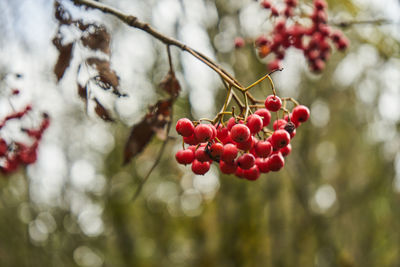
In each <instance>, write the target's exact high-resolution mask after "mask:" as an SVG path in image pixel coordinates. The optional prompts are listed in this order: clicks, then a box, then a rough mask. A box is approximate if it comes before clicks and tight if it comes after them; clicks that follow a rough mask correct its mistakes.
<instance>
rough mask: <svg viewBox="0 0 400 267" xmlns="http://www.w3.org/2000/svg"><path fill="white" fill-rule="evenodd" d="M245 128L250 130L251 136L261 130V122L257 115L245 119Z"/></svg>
mask: <svg viewBox="0 0 400 267" xmlns="http://www.w3.org/2000/svg"><path fill="white" fill-rule="evenodd" d="M246 125H247V127H248V128H249V130H250V133H251V134H253V135H254V134H256V133H258V132H259V131H261V129H262V128H263V120H262V119H261V117H260V116H258V115H257V114H252V115H250V116H249V117H247V123H246Z"/></svg>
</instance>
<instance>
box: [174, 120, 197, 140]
mask: <svg viewBox="0 0 400 267" xmlns="http://www.w3.org/2000/svg"><path fill="white" fill-rule="evenodd" d="M175 128H176V131H177V132H178V134H180V135H182V136H185V137H187V136H191V135H192V134H193V133H194V125H193V123H192V122H191V121H190V120H189V119H186V118H182V119H179V120H178V121H177V122H176V127H175Z"/></svg>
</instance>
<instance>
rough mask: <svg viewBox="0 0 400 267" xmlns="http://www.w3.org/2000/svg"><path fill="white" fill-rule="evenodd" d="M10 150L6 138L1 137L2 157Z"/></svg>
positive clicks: (0, 148) (0, 155)
mask: <svg viewBox="0 0 400 267" xmlns="http://www.w3.org/2000/svg"><path fill="white" fill-rule="evenodd" d="M7 150H8V146H7V143H6V141H5V140H4V139H0V157H3V156H4V155H5V154H6V153H7Z"/></svg>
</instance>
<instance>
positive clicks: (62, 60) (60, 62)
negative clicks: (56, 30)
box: [53, 37, 74, 82]
mask: <svg viewBox="0 0 400 267" xmlns="http://www.w3.org/2000/svg"><path fill="white" fill-rule="evenodd" d="M53 44H54V46H55V47H56V48H57V49H58V51H60V54H59V56H58V59H57V63H56V65H55V66H54V73H55V75H56V76H57V82H59V81H60V80H61V78H62V77H63V76H64V73H65V70H66V69H67V68H68V67H69V64H70V63H71V58H72V49H73V48H74V43H69V44H66V45H63V44H61V39H60V38H59V37H55V38H54V39H53Z"/></svg>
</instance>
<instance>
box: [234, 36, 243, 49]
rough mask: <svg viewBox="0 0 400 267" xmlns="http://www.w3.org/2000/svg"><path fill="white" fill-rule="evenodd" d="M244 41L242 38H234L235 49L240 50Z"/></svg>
mask: <svg viewBox="0 0 400 267" xmlns="http://www.w3.org/2000/svg"><path fill="white" fill-rule="evenodd" d="M244 43H245V42H244V39H243V38H242V37H236V38H235V48H242V47H243V46H244Z"/></svg>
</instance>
